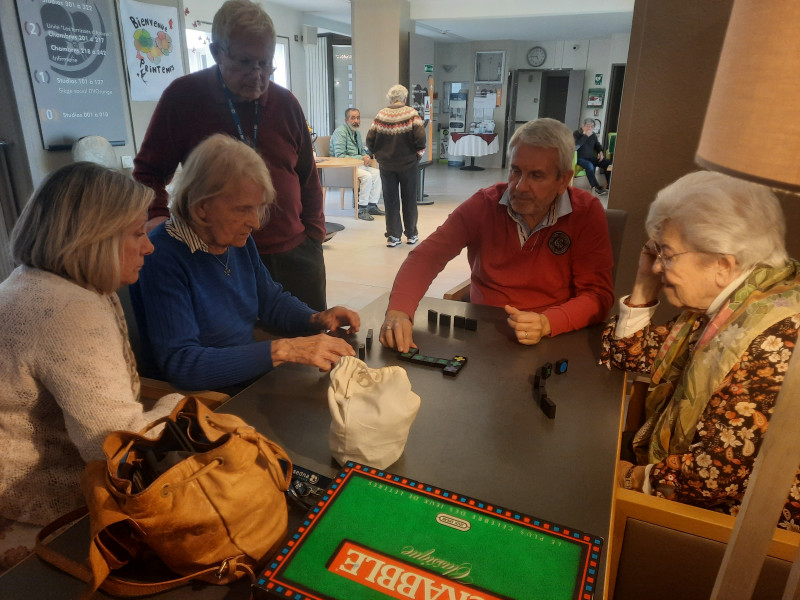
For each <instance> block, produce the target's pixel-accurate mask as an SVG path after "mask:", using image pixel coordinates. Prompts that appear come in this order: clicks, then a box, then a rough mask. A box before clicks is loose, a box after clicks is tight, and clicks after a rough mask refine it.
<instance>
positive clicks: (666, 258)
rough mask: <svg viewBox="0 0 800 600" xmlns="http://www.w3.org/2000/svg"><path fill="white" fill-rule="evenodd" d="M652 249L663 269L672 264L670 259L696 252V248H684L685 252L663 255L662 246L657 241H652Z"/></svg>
mask: <svg viewBox="0 0 800 600" xmlns="http://www.w3.org/2000/svg"><path fill="white" fill-rule="evenodd" d="M653 250H655V253H656V260H660V261H661V264H662V265H664V268H665V269H669V268H670V266H672V261H674V260H675V259H676V258H678V257H679V256H683V255H684V254H692V253H696V252H698V250H686V251H685V252H676V253H675V254H670V255H669V256H665V255H664V248H662V247H661V244H659V243H658V242H653Z"/></svg>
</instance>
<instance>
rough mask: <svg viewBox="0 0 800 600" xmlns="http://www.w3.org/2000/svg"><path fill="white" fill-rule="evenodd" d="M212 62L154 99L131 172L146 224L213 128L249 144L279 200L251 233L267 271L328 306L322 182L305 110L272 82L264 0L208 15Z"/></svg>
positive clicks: (271, 41)
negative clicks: (141, 194)
mask: <svg viewBox="0 0 800 600" xmlns="http://www.w3.org/2000/svg"><path fill="white" fill-rule="evenodd" d="M211 40H212V43H211V46H210V49H211V54H212V56H213V57H214V60H215V61H216V62H217V64H216V65H215V66H213V67H210V68H208V69H205V70H203V71H199V72H197V73H192V74H191V75H186V76H184V77H181V78H180V79H178V80H176V81H175V82H173V83H172V84H171V85H170V86H169V87H168V88H167V89H166V90H165V91H164V93H163V94H162V96H161V99H160V100H159V102H158V105H157V106H156V110H155V112H154V113H153V117H152V119H151V121H150V126H149V127H148V129H147V134H146V135H145V138H144V141H143V142H142V147H141V149H140V150H139V154H138V155H137V156H136V159H135V160H134V171H133V176H134V178H135V179H137V180H138V181H141V182H142V183H144V184H146V185H148V186H150V187H151V188H153V189H154V190H155V192H156V200H155V202H154V203H153V205H152V206H151V207H150V212H149V216H150V222H149V227H150V228H152V227H154V226H155V225H157V224H158V223H160V222H161V221H164V220H166V218H167V217H168V216H169V210H168V208H167V197H168V194H167V192H166V190H165V187H166V185H167V184H168V183H169V182H170V180H171V179H172V177H173V175H174V174H175V170H176V169H177V167H178V164H179V163H181V162H183V161H184V160H185V159H186V157H187V156H188V155H189V153H190V152H191V151H192V149H193V148H194V147H195V146H197V145H198V144H199V143H200V142H201V141H203V140H204V139H206V138H207V137H209V136H210V135H212V134H214V133H226V134H228V135H230V136H232V137H234V138H236V139H240V140H242V141H243V142H245V143H246V144H248V145H250V146H251V147H253V148H254V149H255V150H256V151H257V152H258V153H259V154H260V155H261V156H262V157H263V158H264V162H265V163H266V164H267V167H268V168H269V172H270V175H271V176H272V181H273V184H274V185H275V191H276V192H277V202H276V205H275V206H274V207H273V209H272V211H271V213H270V216H269V220H268V222H267V224H266V225H265V226H264V227H263V228H261V229H260V230H258V231H256V232H254V233H253V238H254V239H255V242H256V246H257V248H258V252H259V255H260V257H261V260H262V261H263V263H264V264H265V265H266V267H267V269H268V270H269V272H270V275H271V276H272V278H273V279H274V280H275V281H277V282H279V283H280V284H282V285H283V287H284V289H286V290H287V291H289V292H291V293H292V295H294V296H296V297H298V298H300V299H301V300H302V301H303V302H305V303H306V304H308V305H309V306H310V307H312V308H314V309H315V310H318V311H322V310H325V308H326V300H325V262H324V260H323V256H322V241H323V240H324V239H325V217H324V212H323V208H324V206H323V200H322V188H321V187H320V183H319V177H318V175H317V168H316V164H315V163H314V156H313V149H312V144H311V136H310V135H309V132H308V127H307V125H306V119H305V116H304V115H303V110H302V109H301V108H300V104H299V103H298V102H297V99H296V98H295V97H294V96H293V95H292V94H291V92H289V91H288V90H286V89H284V88H282V87H281V86H279V85H276V84H271V83H270V80H269V78H270V75H271V74H272V72H273V71H274V68H273V65H272V60H273V56H274V54H275V27H274V25H273V23H272V19H270V17H269V15H268V14H267V13H266V12H264V10H263V9H262V8H261V6H260V5H258V4H256V3H254V2H251V1H250V0H228V1H227V2H225V3H224V4H223V5H222V7H221V8H220V9H219V10H218V11H217V13H216V14H215V15H214V21H213V24H212V28H211Z"/></svg>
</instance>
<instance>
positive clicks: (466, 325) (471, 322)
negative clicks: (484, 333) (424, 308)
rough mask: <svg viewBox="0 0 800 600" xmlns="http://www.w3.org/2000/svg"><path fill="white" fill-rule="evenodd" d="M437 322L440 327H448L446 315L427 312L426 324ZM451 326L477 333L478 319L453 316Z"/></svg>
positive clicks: (432, 311)
mask: <svg viewBox="0 0 800 600" xmlns="http://www.w3.org/2000/svg"><path fill="white" fill-rule="evenodd" d="M437 321H438V323H439V325H440V326H441V327H450V315H448V314H447V313H442V314H439V313H437V312H436V311H435V310H428V323H436V322H437ZM453 325H454V326H456V327H461V328H462V329H469V330H470V331H477V330H478V319H470V318H469V317H463V316H461V315H455V316H454V317H453Z"/></svg>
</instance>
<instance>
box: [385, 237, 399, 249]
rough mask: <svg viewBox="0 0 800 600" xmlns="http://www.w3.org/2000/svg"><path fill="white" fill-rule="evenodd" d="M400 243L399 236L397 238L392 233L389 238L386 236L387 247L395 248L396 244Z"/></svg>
mask: <svg viewBox="0 0 800 600" xmlns="http://www.w3.org/2000/svg"><path fill="white" fill-rule="evenodd" d="M399 245H400V239H399V238H396V237H394V236H393V235H390V236H389V237H388V238H386V247H387V248H394V247H395V246H399Z"/></svg>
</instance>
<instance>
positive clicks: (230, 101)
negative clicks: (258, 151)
mask: <svg viewBox="0 0 800 600" xmlns="http://www.w3.org/2000/svg"><path fill="white" fill-rule="evenodd" d="M217 79H219V82H220V84H221V85H222V91H223V92H225V99H226V100H227V101H228V108H230V109H231V116H233V122H234V123H235V124H236V129H237V131H238V132H239V139H240V140H242V141H243V142H244V143H245V144H246V143H247V138H246V137H244V131H242V121H241V120H240V119H239V113H238V112H237V111H236V106H234V104H233V97H232V96H231V91H230V90H229V89H228V86H227V85H225V81H224V80H223V79H222V72H221V71H220V70H219V67H217ZM253 110H254V112H255V115H254V117H253V140H252V143H251V144H250V146H251V147H252V148H253V149H254V150H255V148H256V141H257V140H258V99H257V98H256V99H255V100H253Z"/></svg>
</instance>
